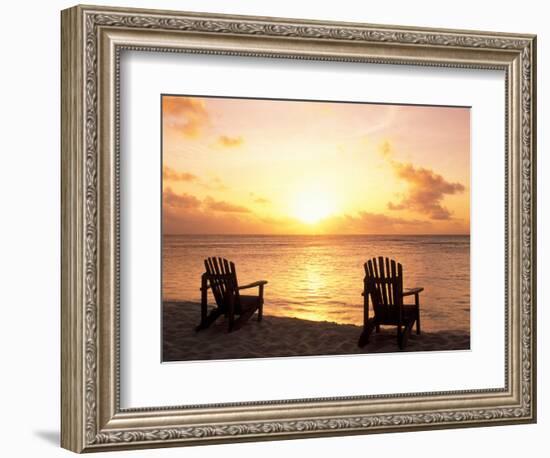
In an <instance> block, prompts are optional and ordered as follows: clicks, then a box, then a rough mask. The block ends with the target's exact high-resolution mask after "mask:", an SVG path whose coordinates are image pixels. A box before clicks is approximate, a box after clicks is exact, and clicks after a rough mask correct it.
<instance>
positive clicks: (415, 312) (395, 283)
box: [359, 257, 424, 349]
mask: <svg viewBox="0 0 550 458" xmlns="http://www.w3.org/2000/svg"><path fill="white" fill-rule="evenodd" d="M364 266H365V279H364V290H363V307H364V311H363V320H364V324H363V332H362V333H361V337H360V338H359V346H360V347H363V346H364V345H366V344H367V343H368V342H369V337H370V335H371V333H372V331H373V329H376V332H379V331H380V326H383V325H391V326H397V344H398V345H399V348H400V349H403V348H405V345H406V344H407V339H408V337H409V335H410V333H411V329H412V327H413V325H414V323H415V322H416V333H417V334H420V298H419V295H420V292H422V291H423V290H424V288H412V289H405V290H404V289H403V267H402V266H401V264H399V263H396V262H395V261H394V260H393V259H388V258H383V257H379V258H373V259H372V260H368V261H367V262H366V263H365V265H364ZM412 295H414V304H404V303H403V298H404V297H407V296H412ZM369 297H370V300H371V302H372V308H373V311H374V316H373V317H372V318H370V317H369Z"/></svg>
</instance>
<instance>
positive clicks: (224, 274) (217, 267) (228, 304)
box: [196, 258, 267, 332]
mask: <svg viewBox="0 0 550 458" xmlns="http://www.w3.org/2000/svg"><path fill="white" fill-rule="evenodd" d="M204 266H205V268H206V272H204V273H203V274H202V278H201V322H200V324H199V325H198V326H197V327H196V330H197V331H200V330H201V329H205V328H207V327H208V326H210V325H211V324H212V323H213V322H214V321H216V319H217V318H218V317H219V316H221V315H224V316H225V317H226V318H227V321H228V327H227V329H228V331H229V332H231V331H233V330H237V329H239V328H240V327H241V326H242V325H243V324H244V323H245V322H246V321H247V320H248V319H249V318H250V317H251V316H252V315H254V312H255V311H256V310H257V311H258V321H261V319H262V314H263V305H264V286H265V285H266V284H267V281H265V280H260V281H256V282H254V283H250V284H248V285H243V286H239V284H238V282H237V272H236V270H235V264H234V263H232V262H229V261H228V260H227V259H223V258H207V259H205V260H204ZM254 287H258V295H256V296H247V295H243V294H240V291H241V290H243V289H248V288H254ZM209 289H210V290H211V291H212V294H213V296H214V299H215V301H216V305H217V306H216V308H214V309H213V310H212V311H211V312H210V313H209V314H208V304H207V302H208V290H209ZM237 316H238V318H237Z"/></svg>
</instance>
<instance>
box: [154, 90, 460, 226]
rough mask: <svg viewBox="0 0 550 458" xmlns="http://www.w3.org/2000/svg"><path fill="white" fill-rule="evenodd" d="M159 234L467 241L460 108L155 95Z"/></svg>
mask: <svg viewBox="0 0 550 458" xmlns="http://www.w3.org/2000/svg"><path fill="white" fill-rule="evenodd" d="M162 116H163V119H162V123H163V151H162V154H163V224H164V233H166V234H468V233H469V231H470V219H469V211H470V210H469V208H470V206H469V201H470V188H469V182H470V110H469V109H468V108H446V107H419V106H405V105H403V106H401V105H399V106H396V105H376V104H363V103H361V104H358V103H332V102H330V103H329V102H297V101H280V100H251V99H229V98H206V97H183V96H163V97H162Z"/></svg>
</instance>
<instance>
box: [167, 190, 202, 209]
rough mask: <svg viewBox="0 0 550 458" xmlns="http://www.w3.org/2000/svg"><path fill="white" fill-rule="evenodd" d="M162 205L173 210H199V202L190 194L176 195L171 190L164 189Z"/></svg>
mask: <svg viewBox="0 0 550 458" xmlns="http://www.w3.org/2000/svg"><path fill="white" fill-rule="evenodd" d="M162 199H163V203H164V205H166V206H169V207H174V208H184V209H189V208H199V207H200V206H201V201H200V200H199V199H197V198H196V197H195V196H193V195H191V194H186V193H183V194H177V193H175V192H174V191H172V189H171V188H165V189H164V191H163V193H162Z"/></svg>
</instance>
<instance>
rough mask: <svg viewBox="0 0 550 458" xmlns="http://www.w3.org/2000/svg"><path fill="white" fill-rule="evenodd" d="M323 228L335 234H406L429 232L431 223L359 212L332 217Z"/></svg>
mask: <svg viewBox="0 0 550 458" xmlns="http://www.w3.org/2000/svg"><path fill="white" fill-rule="evenodd" d="M323 226H324V227H325V228H326V229H327V230H328V231H329V232H331V233H337V234H407V233H409V234H410V233H418V231H419V230H421V231H424V232H429V231H430V227H431V223H430V222H429V221H423V220H418V219H405V218H399V217H394V216H388V215H385V214H383V213H373V212H367V211H360V212H359V213H358V214H357V215H355V216H352V215H343V216H334V217H332V218H329V219H327V220H326V221H325V222H324V223H323Z"/></svg>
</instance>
